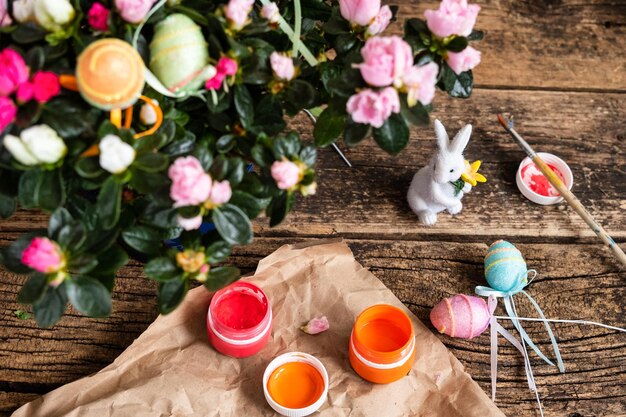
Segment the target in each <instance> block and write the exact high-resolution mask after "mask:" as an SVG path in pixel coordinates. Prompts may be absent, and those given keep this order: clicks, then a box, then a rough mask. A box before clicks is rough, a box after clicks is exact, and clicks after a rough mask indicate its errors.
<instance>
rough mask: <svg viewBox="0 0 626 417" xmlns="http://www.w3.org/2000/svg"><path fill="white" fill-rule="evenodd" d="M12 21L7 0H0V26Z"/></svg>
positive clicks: (7, 24)
mask: <svg viewBox="0 0 626 417" xmlns="http://www.w3.org/2000/svg"><path fill="white" fill-rule="evenodd" d="M11 23H13V20H12V19H11V16H10V15H9V11H8V10H7V0H0V27H5V26H9V25H10V24H11Z"/></svg>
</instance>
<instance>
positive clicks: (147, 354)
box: [13, 241, 504, 417]
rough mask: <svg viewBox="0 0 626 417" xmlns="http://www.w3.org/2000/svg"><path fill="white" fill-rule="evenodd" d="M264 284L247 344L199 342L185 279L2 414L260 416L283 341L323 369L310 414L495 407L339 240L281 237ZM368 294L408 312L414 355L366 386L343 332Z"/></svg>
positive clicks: (202, 330) (198, 301)
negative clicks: (91, 359)
mask: <svg viewBox="0 0 626 417" xmlns="http://www.w3.org/2000/svg"><path fill="white" fill-rule="evenodd" d="M249 280H250V281H252V282H255V283H256V284H258V285H260V286H261V287H262V288H263V289H264V291H265V292H266V293H267V294H268V296H269V299H270V301H271V304H272V309H273V313H274V330H273V334H272V338H271V339H270V342H269V343H268V345H267V346H266V347H265V348H264V349H263V350H262V351H261V352H260V353H259V354H257V355H255V356H253V357H250V358H245V359H233V358H229V357H226V356H223V355H220V354H219V353H217V352H216V351H215V350H213V348H211V346H210V345H209V343H208V340H207V335H206V327H205V315H206V311H207V308H208V305H209V301H210V294H209V292H208V291H206V290H205V289H204V288H196V289H194V290H193V291H191V292H190V294H188V296H187V299H186V300H185V301H184V303H183V305H182V306H180V307H179V308H178V309H177V310H176V311H175V312H173V313H171V314H170V315H167V316H159V317H158V318H157V319H156V320H155V322H154V323H153V324H152V325H150V327H148V329H147V330H146V331H145V332H144V333H143V334H142V335H141V336H140V337H139V338H137V340H135V341H134V342H133V344H132V345H131V346H130V347H128V349H126V350H125V351H124V352H123V353H122V354H121V355H120V356H119V357H118V358H117V359H116V360H115V361H114V362H113V363H112V364H111V365H109V366H107V367H106V368H104V369H103V370H101V371H100V372H98V373H96V374H94V375H91V376H88V377H85V378H82V379H80V380H78V381H75V382H72V383H70V384H67V385H65V386H63V387H60V388H58V389H56V390H54V391H52V392H50V393H48V394H46V395H45V396H43V397H42V398H40V399H38V400H35V401H33V402H31V403H29V404H26V405H24V406H23V407H21V408H20V409H19V410H17V411H16V412H15V413H14V414H13V416H14V417H26V416H28V417H39V416H41V417H44V416H45V417H55V416H76V417H78V416H80V417H91V416H93V417H109V416H129V417H143V416H146V417H148V416H149V417H155V416H176V417H182V416H198V417H200V416H202V417H208V416H246V417H253V416H271V415H275V414H274V412H273V410H272V409H271V408H270V407H269V405H268V404H267V403H266V401H265V398H264V396H263V389H262V382H261V381H262V376H263V371H264V370H265V367H266V366H267V364H268V363H269V362H270V361H271V359H272V358H274V357H276V356H278V355H280V354H282V353H285V352H289V351H302V352H308V353H311V354H313V355H315V356H316V357H318V358H319V359H320V360H321V361H322V363H323V364H324V365H325V366H326V369H327V370H328V374H329V376H330V389H329V394H328V401H327V402H326V403H325V404H324V406H323V407H322V408H321V409H320V412H319V415H322V416H375V417H386V416H389V417H392V416H421V417H434V416H442V417H457V416H459V417H460V416H464V417H473V416H475V417H489V416H503V415H504V414H502V412H500V411H499V410H498V409H497V408H496V406H495V405H494V404H493V403H492V402H491V400H490V399H489V398H488V397H487V395H486V394H485V393H484V392H483V391H482V390H481V388H480V387H479V386H478V385H477V384H476V383H475V382H474V381H473V380H472V379H471V377H470V376H469V375H468V374H467V373H465V372H464V370H463V366H462V365H461V364H460V363H459V361H458V360H457V359H456V358H455V357H454V356H453V355H452V354H451V353H450V352H449V351H448V350H447V349H446V347H445V346H444V345H443V344H442V343H441V342H440V341H439V340H438V339H437V337H436V336H435V335H434V334H433V333H432V332H431V331H430V330H429V329H428V328H427V327H426V326H424V324H422V323H421V322H420V321H419V320H418V319H417V318H416V317H415V316H414V315H413V314H411V313H410V312H409V310H408V309H406V307H404V306H403V304H402V303H401V302H400V301H399V300H398V299H397V298H396V297H395V296H394V295H393V294H392V293H391V291H389V290H388V289H387V288H386V287H385V286H384V285H383V284H382V283H381V282H380V281H379V280H378V279H377V278H376V277H375V276H374V275H372V274H371V273H370V272H369V271H367V270H366V269H365V268H363V267H362V266H361V265H360V264H359V263H358V262H356V261H355V260H354V257H353V256H352V252H351V251H350V249H349V248H348V246H347V245H346V244H345V243H342V242H338V241H334V242H333V241H330V242H329V241H325V242H317V243H316V244H314V245H308V246H284V247H282V248H280V249H279V250H277V251H276V252H274V253H273V254H271V255H270V256H268V257H267V258H265V259H263V260H262V261H261V262H260V263H259V265H258V268H257V271H256V273H255V275H254V277H252V278H250V279H249ZM376 303H388V304H393V305H396V306H398V307H401V308H402V309H404V310H405V311H406V312H407V313H409V315H410V317H411V318H412V319H413V325H414V326H415V333H416V338H417V355H416V361H415V364H414V366H413V369H412V370H411V372H410V373H409V375H408V376H407V377H405V378H403V379H401V380H400V381H397V382H395V383H392V384H387V385H375V384H371V383H369V382H366V381H364V380H362V379H361V378H360V377H359V376H358V375H356V374H355V373H354V372H353V371H352V369H351V368H350V363H349V361H348V339H349V336H350V332H351V329H352V325H353V322H354V319H355V318H356V316H357V315H358V314H359V313H360V312H361V311H362V310H363V309H365V308H366V307H368V306H370V305H372V304H376ZM319 315H326V316H327V317H328V319H329V321H330V330H328V331H326V332H325V333H322V334H319V335H317V336H310V335H307V334H304V333H302V332H301V331H300V330H299V329H298V327H299V326H300V325H301V324H302V323H304V322H306V321H308V320H309V319H310V318H312V317H315V316H319Z"/></svg>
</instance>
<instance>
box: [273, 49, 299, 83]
mask: <svg viewBox="0 0 626 417" xmlns="http://www.w3.org/2000/svg"><path fill="white" fill-rule="evenodd" d="M270 65H271V66H272V71H273V72H274V76H275V77H276V78H278V79H279V80H284V81H291V80H292V79H293V77H295V76H296V68H295V67H294V65H293V59H291V58H290V57H288V56H286V55H283V54H280V53H278V52H272V54H271V55H270Z"/></svg>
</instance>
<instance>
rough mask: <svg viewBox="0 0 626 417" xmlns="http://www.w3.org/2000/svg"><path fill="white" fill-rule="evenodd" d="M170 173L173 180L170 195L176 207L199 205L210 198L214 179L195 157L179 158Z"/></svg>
mask: <svg viewBox="0 0 626 417" xmlns="http://www.w3.org/2000/svg"><path fill="white" fill-rule="evenodd" d="M168 175H169V177H170V179H171V180H172V187H171V188H170V197H171V198H172V200H174V207H184V206H197V205H198V204H202V203H204V202H205V201H206V200H207V199H208V198H209V195H210V194H211V187H212V183H213V181H212V180H211V176H210V175H209V174H207V173H206V172H204V169H203V168H202V165H201V164H200V161H198V160H197V159H196V158H195V157H193V156H187V157H184V158H183V157H181V158H178V159H177V160H176V161H174V163H173V164H172V165H171V166H170V168H169V171H168Z"/></svg>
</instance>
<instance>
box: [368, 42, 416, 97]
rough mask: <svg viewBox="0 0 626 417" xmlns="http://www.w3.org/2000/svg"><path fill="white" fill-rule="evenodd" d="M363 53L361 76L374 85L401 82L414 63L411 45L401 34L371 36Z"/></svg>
mask: <svg viewBox="0 0 626 417" xmlns="http://www.w3.org/2000/svg"><path fill="white" fill-rule="evenodd" d="M361 55H362V56H363V63H362V64H359V69H360V70H361V76H362V77H363V79H364V80H365V82H367V83H368V84H369V85H371V86H374V87H386V86H388V85H391V84H393V83H397V82H399V81H400V80H401V79H402V77H403V76H404V73H405V72H406V71H407V70H408V69H409V68H411V66H412V65H413V51H412V50H411V46H410V45H409V44H408V43H406V42H405V41H404V40H403V39H402V38H400V37H399V36H387V37H379V36H375V37H372V38H369V39H368V40H367V42H365V46H364V47H363V49H362V50H361Z"/></svg>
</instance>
